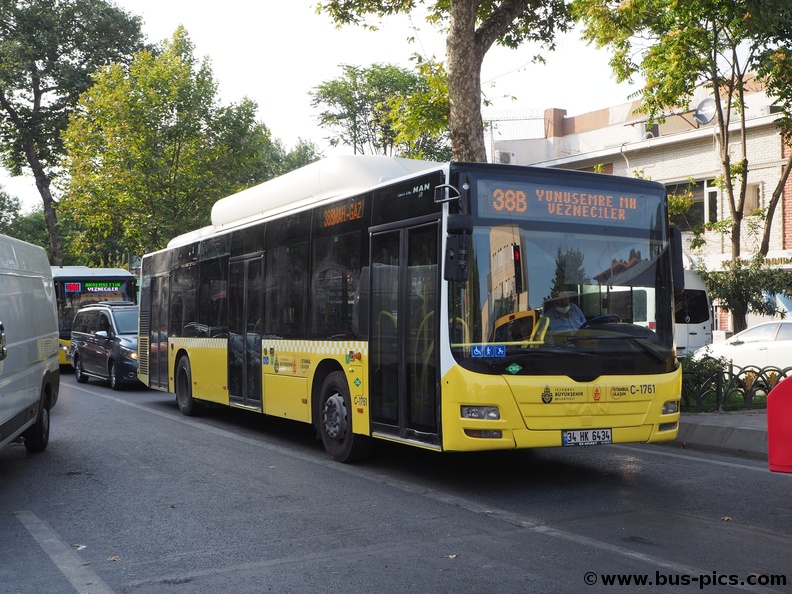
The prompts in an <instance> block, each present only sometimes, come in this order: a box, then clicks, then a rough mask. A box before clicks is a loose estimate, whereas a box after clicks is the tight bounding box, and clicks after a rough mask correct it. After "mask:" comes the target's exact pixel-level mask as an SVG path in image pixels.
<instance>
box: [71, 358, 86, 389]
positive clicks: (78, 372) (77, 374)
mask: <svg viewBox="0 0 792 594" xmlns="http://www.w3.org/2000/svg"><path fill="white" fill-rule="evenodd" d="M74 379H76V380H77V383H78V384H84V383H86V382H87V381H88V376H87V375H85V369H83V364H82V360H81V359H80V357H78V356H77V355H74Z"/></svg>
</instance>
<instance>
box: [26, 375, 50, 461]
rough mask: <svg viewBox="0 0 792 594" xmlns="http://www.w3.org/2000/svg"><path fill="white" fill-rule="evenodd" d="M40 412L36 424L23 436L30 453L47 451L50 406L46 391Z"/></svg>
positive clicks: (42, 394)
mask: <svg viewBox="0 0 792 594" xmlns="http://www.w3.org/2000/svg"><path fill="white" fill-rule="evenodd" d="M40 407H41V408H40V410H39V414H38V418H36V422H35V423H33V424H32V425H31V426H30V427H28V428H27V429H26V430H25V432H24V433H23V434H22V437H24V438H25V449H26V450H27V451H28V452H43V451H44V450H46V449H47V444H48V443H49V436H50V413H49V404H48V401H47V398H46V394H45V392H44V389H43V388H42V390H41V401H40Z"/></svg>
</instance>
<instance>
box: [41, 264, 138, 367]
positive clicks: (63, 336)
mask: <svg viewBox="0 0 792 594" xmlns="http://www.w3.org/2000/svg"><path fill="white" fill-rule="evenodd" d="M52 279H53V281H54V282H55V300H56V302H57V304H58V337H59V343H60V347H59V351H60V354H59V356H58V358H59V361H60V364H61V365H69V364H70V363H71V332H72V324H73V323H74V316H75V315H76V314H77V310H78V309H80V308H81V307H82V306H83V305H88V304H90V303H98V302H99V301H129V302H132V303H137V278H136V277H135V275H134V274H132V273H131V272H129V271H128V270H124V269H123V268H91V267H89V266H53V267H52Z"/></svg>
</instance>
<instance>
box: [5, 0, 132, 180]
mask: <svg viewBox="0 0 792 594" xmlns="http://www.w3.org/2000/svg"><path fill="white" fill-rule="evenodd" d="M141 39H142V35H141V31H140V18H139V17H133V16H131V15H129V14H127V13H125V12H124V11H123V10H121V9H119V8H118V7H116V6H114V5H112V4H110V3H108V2H105V1H104V0H23V1H18V2H9V1H5V2H2V3H0V89H2V94H3V98H4V101H3V102H1V103H0V107H2V112H3V117H2V119H0V151H2V158H3V163H4V165H5V166H6V167H7V168H8V169H9V171H10V172H11V173H12V175H18V174H20V173H21V172H22V169H23V168H24V167H27V166H29V161H28V156H27V155H26V154H25V149H26V147H28V146H30V144H31V143H32V145H34V146H35V147H36V154H37V158H38V160H39V161H41V162H42V164H43V165H44V166H45V167H51V166H55V165H57V163H58V159H59V157H60V155H61V154H62V151H63V143H62V142H61V137H60V133H61V131H62V130H63V129H64V128H65V127H66V122H67V118H68V115H69V113H70V111H71V110H72V109H73V108H74V106H75V104H76V103H77V99H78V97H79V96H80V94H81V93H83V92H84V91H85V90H86V89H87V88H88V87H89V86H90V85H91V82H92V81H91V75H92V73H93V72H94V71H95V70H96V69H97V68H98V67H100V66H102V65H104V64H107V63H108V62H122V61H124V60H125V59H127V58H128V57H129V56H130V55H131V53H132V52H134V51H136V50H137V49H139V48H140V47H141Z"/></svg>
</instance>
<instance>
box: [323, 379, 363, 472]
mask: <svg viewBox="0 0 792 594" xmlns="http://www.w3.org/2000/svg"><path fill="white" fill-rule="evenodd" d="M319 398H320V399H319V434H320V435H321V436H322V443H323V444H324V447H325V450H327V453H328V454H329V455H330V457H331V458H333V460H337V461H339V462H354V461H355V460H360V459H362V458H365V457H366V456H367V455H368V454H369V452H370V451H371V438H370V437H368V436H366V435H358V434H355V433H353V432H352V417H351V415H350V412H351V410H352V405H351V400H350V398H349V386H348V385H347V382H346V378H345V377H344V374H343V373H342V372H340V371H334V372H333V373H331V374H329V375H328V376H327V378H325V381H324V383H323V384H322V391H321V392H320V394H319Z"/></svg>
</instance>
